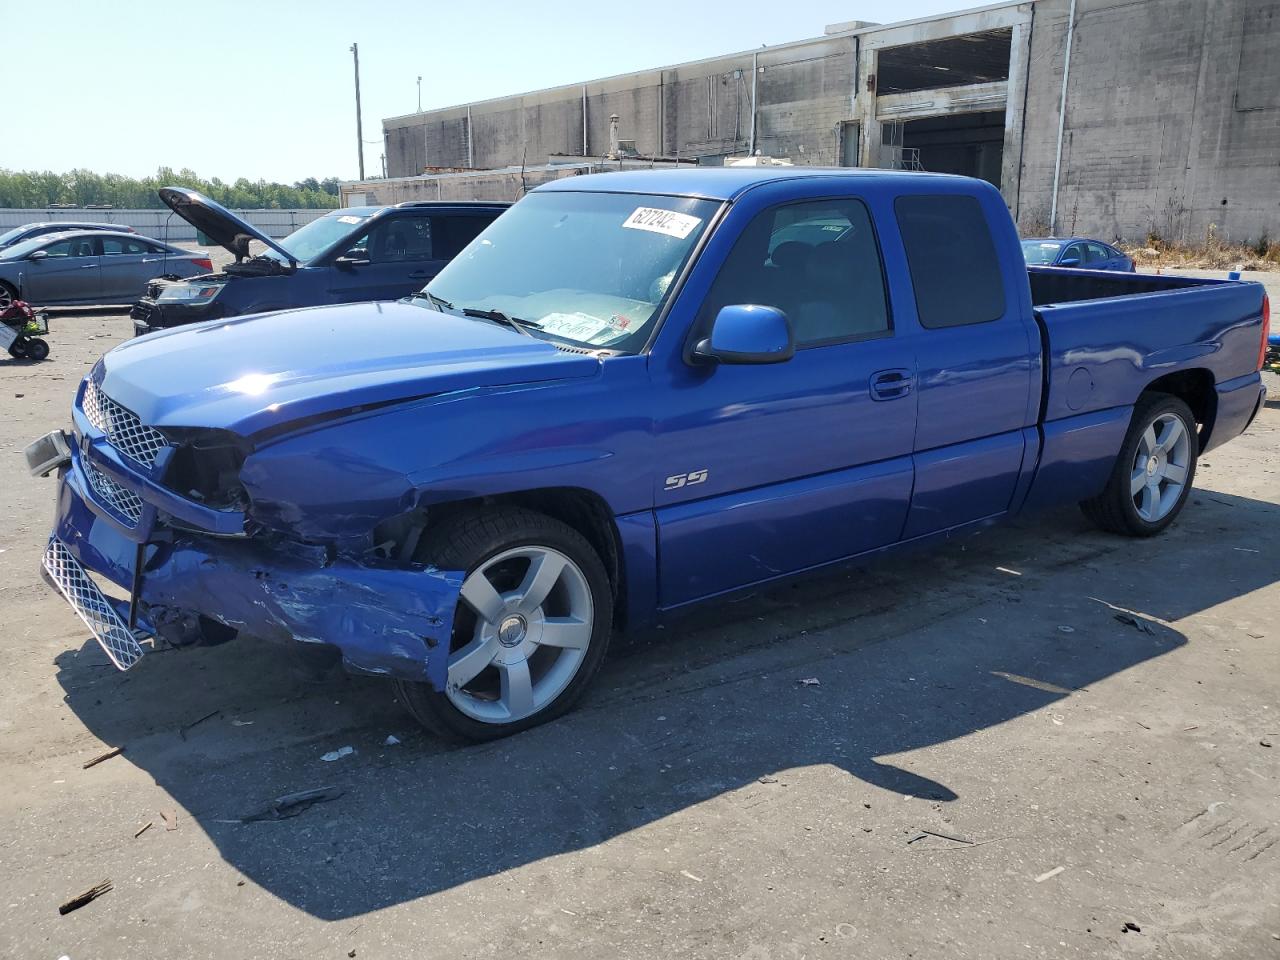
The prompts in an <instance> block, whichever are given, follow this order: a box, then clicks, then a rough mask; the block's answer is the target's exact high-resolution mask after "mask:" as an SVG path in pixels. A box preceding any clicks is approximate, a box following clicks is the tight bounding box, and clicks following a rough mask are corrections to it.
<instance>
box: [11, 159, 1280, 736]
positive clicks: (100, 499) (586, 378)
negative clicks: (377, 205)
mask: <svg viewBox="0 0 1280 960" xmlns="http://www.w3.org/2000/svg"><path fill="white" fill-rule="evenodd" d="M1268 309H1269V308H1268V304H1267V301H1266V298H1265V297H1264V294H1263V290H1262V288H1261V287H1260V286H1259V285H1257V284H1252V283H1241V282H1231V281H1216V280H1195V279H1185V278H1179V277H1170V276H1159V277H1152V276H1135V275H1132V274H1121V273H1112V274H1103V273H1099V272H1090V271H1083V270H1069V269H1056V268H1044V269H1038V268H1031V269H1030V270H1028V268H1027V267H1026V266H1025V265H1024V263H1023V258H1022V252H1021V247H1020V245H1019V242H1018V237H1017V234H1016V233H1015V231H1014V227H1013V224H1012V222H1011V220H1010V217H1009V214H1008V212H1007V210H1006V208H1005V205H1004V203H1003V201H1002V199H1001V197H1000V194H999V193H998V192H997V191H996V190H995V189H994V188H992V187H991V186H989V185H987V184H986V183H983V182H980V181H977V180H971V179H966V178H960V177H950V176H939V175H928V174H914V173H894V172H883V171H831V170H817V169H812V170H802V169H798V168H792V167H787V168H756V169H741V168H740V169H723V170H698V171H653V172H633V173H612V174H605V175H600V176H587V177H580V178H572V179H567V180H560V181H557V182H555V183H553V184H548V185H546V186H544V187H540V188H539V189H537V190H535V191H533V192H532V193H531V194H530V195H529V196H527V197H526V198H524V199H523V200H521V201H520V202H519V203H518V204H516V205H515V206H514V207H512V208H511V210H509V211H508V212H506V213H504V214H503V215H502V216H501V217H499V218H498V219H497V220H495V221H494V223H493V224H492V225H490V226H489V227H488V228H487V229H486V230H485V231H484V232H483V233H481V234H480V235H479V236H478V237H477V238H476V240H475V241H474V242H472V243H471V244H470V245H469V246H468V247H467V248H466V250H465V251H463V253H462V254H461V255H460V256H459V257H458V258H457V259H455V260H454V261H453V262H452V263H451V264H450V265H449V266H448V267H446V268H445V269H444V270H443V271H442V272H441V273H440V274H439V275H438V276H437V277H436V278H435V279H434V280H433V281H432V282H431V283H430V284H429V285H428V286H427V287H426V289H425V290H424V291H423V292H421V293H420V294H417V295H415V296H414V297H412V298H410V299H406V300H402V301H399V302H392V303H374V304H359V305H348V306H337V307H323V308H315V309H308V310H298V311H293V312H285V313H279V314H274V315H273V316H272V317H271V319H270V321H269V324H268V326H264V325H263V323H261V322H260V321H258V320H255V319H254V318H237V319H232V320H224V321H219V322H216V323H210V324H199V325H196V326H194V327H191V328H188V329H186V330H178V331H172V332H163V333H159V334H156V335H153V336H149V337H144V338H141V339H138V340H134V341H131V342H129V343H126V344H124V345H122V346H119V347H117V348H116V349H114V350H113V351H111V352H110V353H108V354H107V355H106V356H105V357H104V358H103V359H102V360H101V362H99V363H98V364H97V366H96V367H95V368H94V369H93V370H92V372H91V373H90V375H89V376H88V377H87V378H86V379H85V380H84V382H83V383H82V384H81V385H80V386H79V388H78V391H77V394H76V397H75V404H74V409H73V411H72V420H73V426H72V429H71V431H70V432H69V433H64V432H62V431H58V432H55V433H53V434H50V435H49V436H47V437H45V438H43V439H41V440H39V441H37V442H35V443H34V444H32V446H31V448H29V450H28V461H29V464H30V466H31V469H32V470H33V472H35V473H37V474H47V473H50V472H54V471H56V472H57V474H58V478H59V481H58V507H57V517H56V522H55V525H54V529H53V533H52V536H51V538H50V541H49V546H48V549H47V552H46V554H45V557H44V568H45V570H46V571H47V574H48V577H49V579H50V580H51V581H52V583H53V584H55V585H56V586H57V588H58V590H59V591H61V592H62V593H63V594H64V595H65V596H66V597H67V598H68V600H69V601H70V602H71V604H72V606H73V607H74V608H75V609H76V611H77V612H78V613H79V614H80V615H81V616H82V617H83V618H84V620H85V622H86V623H87V624H88V625H89V627H90V628H91V629H92V630H93V632H94V633H95V635H96V636H97V637H98V638H99V640H100V641H101V643H102V645H103V647H104V648H105V649H106V650H107V652H108V654H109V655H110V656H111V658H112V659H113V660H114V661H115V662H116V664H117V665H118V666H120V667H121V668H125V667H128V666H130V665H132V664H133V663H134V662H135V661H137V660H138V659H139V658H140V657H142V656H143V654H144V646H143V644H145V643H158V644H171V645H176V646H187V645H194V644H199V643H217V642H220V641H224V640H228V639H230V638H232V637H234V636H236V635H237V634H244V635H246V636H247V637H253V638H258V639H263V640H278V641H286V642H288V643H291V644H293V645H294V647H295V649H299V650H301V649H306V650H315V651H326V652H328V653H330V655H331V656H332V657H333V658H334V659H337V658H340V659H341V661H342V662H343V664H344V665H345V666H346V668H347V669H349V670H351V671H354V672H358V673H362V674H371V675H376V676H382V677H386V678H389V679H391V680H393V681H394V682H396V683H397V684H398V685H399V694H400V697H401V699H402V701H403V702H404V703H405V704H406V705H407V706H408V708H409V709H410V711H412V712H413V714H414V715H415V716H416V717H417V718H418V719H419V720H420V721H421V722H422V723H423V724H425V725H426V726H427V727H428V728H430V729H432V730H435V731H438V732H440V733H442V734H446V735H450V736H454V737H461V738H471V739H485V738H491V737H496V736H500V735H503V734H508V733H511V732H514V731H517V730H520V729H523V728H526V727H529V726H531V725H533V724H536V723H539V722H542V721H544V720H547V719H549V718H551V717H554V716H556V715H558V714H560V713H562V712H563V711H564V710H566V709H567V708H568V707H569V706H570V705H571V704H572V703H573V702H574V701H575V700H576V699H577V698H578V697H579V696H580V695H581V694H582V692H583V689H584V688H585V687H586V686H587V685H588V683H589V682H590V680H591V678H592V676H593V675H594V674H595V672H596V670H597V668H598V667H599V665H600V662H601V659H602V658H603V657H604V655H605V650H606V647H607V645H608V643H609V639H610V636H611V634H612V633H613V632H614V631H615V630H619V629H627V628H635V627H638V626H642V625H645V624H649V623H652V622H653V621H654V620H655V619H656V618H659V617H663V616H666V615H668V614H671V613H673V612H675V611H678V610H680V609H682V608H685V607H688V606H689V605H691V604H694V603H699V602H703V601H707V600H712V599H714V598H719V597H724V596H726V595H728V594H731V593H732V592H734V591H738V590H742V589H744V588H751V587H756V586H758V585H760V584H763V583H768V582H771V581H776V580H778V579H780V578H784V577H790V576H794V575H797V574H804V573H808V572H811V571H815V570H821V569H823V568H825V567H828V566H829V565H831V564H837V563H842V562H845V561H849V560H853V559H865V558H868V557H872V556H875V555H878V554H880V553H883V552H885V551H888V550H891V549H895V548H898V547H902V546H905V545H918V544H921V543H925V542H927V541H929V540H932V539H935V538H941V537H946V536H948V535H950V534H954V533H955V532H957V531H960V530H965V529H966V528H972V527H974V526H975V525H981V524H987V523H991V522H993V521H997V520H1000V519H1002V518H1005V517H1009V516H1011V515H1013V514H1015V513H1019V512H1021V511H1026V510H1031V509H1034V508H1039V507H1046V506H1049V505H1053V504H1061V503H1076V502H1078V503H1080V504H1081V505H1082V507H1083V509H1084V512H1085V513H1086V514H1087V515H1088V516H1089V517H1090V518H1091V519H1092V520H1094V521H1095V522H1096V523H1097V524H1098V526H1100V527H1102V528H1103V529H1105V530H1109V531H1114V532H1115V533H1118V534H1126V535H1130V536H1148V535H1151V534H1155V533H1158V532H1159V531H1161V530H1162V529H1164V528H1165V527H1166V526H1167V525H1168V524H1169V523H1170V522H1171V521H1173V519H1174V518H1175V517H1176V516H1177V515H1178V513H1179V512H1180V511H1181V510H1182V509H1183V507H1184V505H1185V504H1186V500H1187V495H1188V492H1189V490H1190V488H1191V484H1192V481H1193V479H1194V476H1195V468H1196V458H1197V456H1198V455H1199V454H1200V453H1202V452H1204V451H1206V450H1209V449H1211V448H1213V447H1215V446H1217V445H1218V444H1221V443H1224V442H1226V441H1227V440H1230V439H1231V438H1232V437H1235V436H1236V435H1238V434H1239V433H1240V432H1241V431H1243V430H1244V429H1245V428H1246V427H1247V426H1248V425H1249V423H1250V421H1251V420H1252V419H1253V418H1254V416H1255V415H1256V414H1257V412H1258V410H1259V408H1260V407H1261V405H1262V403H1263V401H1264V397H1265V390H1264V387H1263V385H1262V382H1261V378H1260V376H1259V372H1258V371H1259V368H1260V366H1261V363H1262V356H1263V351H1264V349H1265V347H1266V344H1267V323H1268ZM370 320H373V321H376V328H377V329H378V331H379V335H378V336H377V337H352V336H351V330H352V329H353V328H355V327H359V326H362V325H364V324H365V323H366V321H370ZM268 327H269V333H270V336H266V335H264V334H266V333H267V332H268ZM95 578H104V579H105V580H107V581H111V582H113V583H114V584H115V585H116V587H118V588H120V589H119V590H118V591H116V592H117V593H120V594H123V597H122V598H120V599H116V598H109V597H107V596H106V595H105V594H104V593H103V592H102V591H101V589H100V587H99V584H98V581H97V580H96V579H95ZM922 589H926V588H925V587H922ZM240 642H244V641H243V640H242V641H240ZM172 666H173V665H172V664H171V665H170V667H172Z"/></svg>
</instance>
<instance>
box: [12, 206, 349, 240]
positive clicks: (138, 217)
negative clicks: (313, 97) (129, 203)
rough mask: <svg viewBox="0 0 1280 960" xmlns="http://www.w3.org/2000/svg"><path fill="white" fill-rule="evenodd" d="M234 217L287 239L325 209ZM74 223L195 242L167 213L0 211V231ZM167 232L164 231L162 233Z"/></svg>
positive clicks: (178, 220) (191, 233) (192, 231)
mask: <svg viewBox="0 0 1280 960" xmlns="http://www.w3.org/2000/svg"><path fill="white" fill-rule="evenodd" d="M234 212H235V213H236V215H237V216H239V217H241V218H243V219H244V220H246V221H248V222H249V223H251V224H253V225H254V226H255V227H257V228H258V229H259V230H261V231H262V232H263V233H265V234H266V235H267V236H269V237H272V238H279V237H287V236H288V235H289V234H291V233H293V231H294V230H297V229H298V228H299V227H301V226H303V225H304V224H308V223H310V222H311V221H312V220H315V219H317V218H319V217H323V216H324V215H325V214H326V213H328V212H329V211H328V210H236V211H234ZM59 220H78V221H81V222H85V223H119V224H124V225H126V226H130V227H133V229H135V230H137V231H138V232H139V233H142V234H144V235H146V236H148V237H154V238H156V239H157V240H164V239H168V240H171V241H188V240H195V239H196V228H195V227H193V226H191V224H189V223H187V221H185V220H183V219H182V218H181V217H179V216H177V215H175V214H171V213H170V212H169V211H168V210H85V209H81V208H77V209H72V210H16V209H12V208H0V232H3V231H5V230H8V229H10V228H11V227H20V226H22V225H23V224H24V223H41V222H45V221H59ZM166 231H167V232H166Z"/></svg>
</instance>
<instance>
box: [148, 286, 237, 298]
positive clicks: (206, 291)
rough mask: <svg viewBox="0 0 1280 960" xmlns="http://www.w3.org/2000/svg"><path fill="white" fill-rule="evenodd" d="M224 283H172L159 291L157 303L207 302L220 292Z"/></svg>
mask: <svg viewBox="0 0 1280 960" xmlns="http://www.w3.org/2000/svg"><path fill="white" fill-rule="evenodd" d="M225 286H226V284H225V283H173V284H170V285H169V286H167V287H165V288H164V289H163V290H161V291H160V296H158V297H156V302H157V303H207V302H208V301H210V300H212V299H213V298H214V297H216V296H217V295H218V294H220V293H221V292H222V288H223V287H225Z"/></svg>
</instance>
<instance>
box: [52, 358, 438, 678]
mask: <svg viewBox="0 0 1280 960" xmlns="http://www.w3.org/2000/svg"><path fill="white" fill-rule="evenodd" d="M73 417H74V432H73V434H72V435H70V436H67V435H61V436H60V438H57V439H60V441H61V442H55V440H50V439H49V438H45V440H43V441H37V443H36V444H33V445H32V448H31V450H32V451H34V452H32V453H29V457H28V459H29V461H30V462H31V465H32V469H33V471H36V470H37V468H39V469H40V470H41V471H43V472H50V471H51V470H54V469H56V470H57V472H58V480H59V492H58V509H57V519H56V522H55V525H54V530H53V534H52V536H51V538H50V542H49V547H48V549H47V551H46V554H45V559H44V569H45V572H46V575H47V577H48V578H49V579H50V580H51V582H53V584H54V585H55V586H56V587H57V588H58V590H59V591H60V592H61V593H62V594H63V595H64V596H65V597H66V599H67V600H68V601H69V602H70V603H71V605H72V607H73V608H74V609H75V610H76V612H77V613H78V614H79V615H80V616H81V618H82V619H83V620H84V621H85V623H86V624H87V625H88V626H89V627H90V629H91V630H92V631H93V633H94V635H95V637H96V638H97V639H98V641H99V643H100V644H101V645H102V647H103V649H104V650H105V651H106V652H107V654H108V656H110V657H111V659H112V661H113V662H114V663H115V664H116V666H118V667H120V668H121V669H127V668H128V667H130V666H132V665H133V663H135V662H136V661H137V659H139V658H140V657H141V656H142V655H143V653H144V652H145V646H144V645H145V644H146V643H147V642H155V643H162V644H166V645H170V646H190V645H194V644H201V643H204V644H208V643H216V642H220V641H223V640H226V639H229V638H230V637H232V636H234V635H236V634H240V635H243V636H245V637H253V638H258V639H262V640H268V641H278V642H284V643H290V642H296V643H302V644H315V645H323V646H325V647H328V648H331V649H334V650H336V651H338V653H339V654H340V656H341V659H342V661H343V664H344V665H345V667H346V668H347V669H348V670H350V671H352V672H356V673H363V674H373V675H378V676H386V677H394V678H397V679H402V680H410V681H425V682H429V683H431V684H432V685H433V686H434V687H435V688H436V689H437V690H443V689H444V686H445V682H446V674H447V665H448V650H449V637H450V634H451V632H452V627H453V614H454V608H455V606H456V604H457V600H458V593H459V590H460V589H461V584H462V573H461V572H460V571H442V570H438V569H435V568H433V567H430V566H426V565H422V564H416V563H413V562H409V561H405V560H403V559H400V557H402V556H403V551H401V552H399V553H398V554H397V556H395V557H393V556H391V555H390V554H391V551H388V550H387V549H385V546H384V547H383V548H377V547H375V546H374V539H375V538H374V536H373V531H370V535H369V536H368V537H367V538H365V539H363V540H352V539H350V538H348V539H346V540H341V541H332V542H302V541H300V540H297V539H293V538H292V537H291V536H289V535H288V534H287V533H285V532H282V531H280V530H279V529H275V530H272V529H268V528H266V527H264V526H262V525H261V524H259V523H257V522H256V521H255V520H254V518H253V516H252V505H251V503H250V500H249V497H248V495H247V494H246V492H245V489H244V487H243V486H242V484H241V482H240V479H239V474H240V470H241V468H242V466H243V464H244V462H245V458H246V456H248V455H249V454H250V453H251V452H252V451H251V448H250V447H249V445H248V444H247V442H246V441H245V440H243V439H242V438H240V437H238V436H236V435H235V434H232V433H230V432H228V431H220V430H214V429H200V430H177V429H165V430H164V431H161V430H158V429H155V428H152V427H149V426H147V425H145V424H143V423H142V422H141V421H140V420H139V418H138V417H136V416H135V415H134V414H133V413H131V412H130V411H129V410H128V409H126V408H124V407H122V406H121V405H119V404H117V403H116V402H115V401H113V400H112V399H111V398H109V397H108V396H106V394H105V393H104V392H103V391H102V389H101V387H100V386H99V384H98V383H96V382H95V379H94V377H93V376H92V375H91V377H90V378H89V379H88V380H86V381H85V383H84V384H83V385H82V386H81V389H80V393H79V395H78V396H77V399H76V404H75V408H74V414H73ZM51 458H54V459H51ZM36 461H39V462H38V463H37V462H36ZM99 581H103V582H104V584H103V585H105V586H106V587H107V589H106V591H104V590H103V589H102V585H100V583H99ZM111 585H114V587H112V586H111ZM109 593H110V594H114V595H109Z"/></svg>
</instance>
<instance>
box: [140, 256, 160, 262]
mask: <svg viewBox="0 0 1280 960" xmlns="http://www.w3.org/2000/svg"><path fill="white" fill-rule="evenodd" d="M159 259H160V258H159V257H143V258H142V262H143V263H155V262H156V261H157V260H159Z"/></svg>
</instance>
